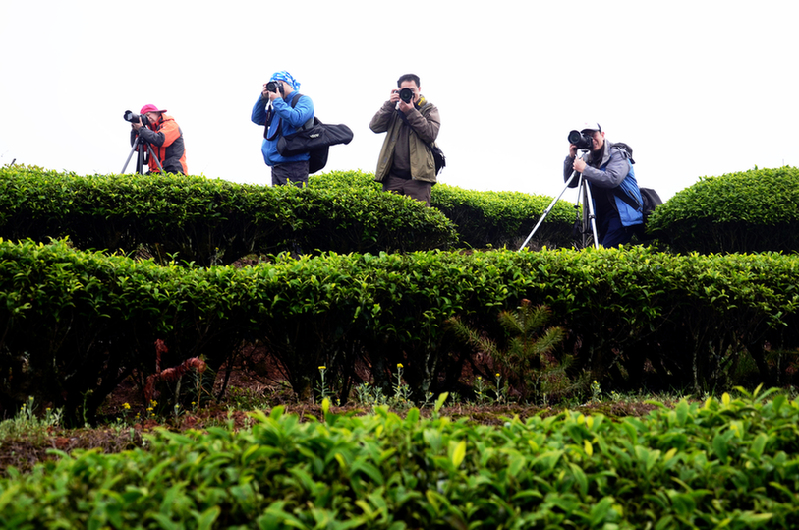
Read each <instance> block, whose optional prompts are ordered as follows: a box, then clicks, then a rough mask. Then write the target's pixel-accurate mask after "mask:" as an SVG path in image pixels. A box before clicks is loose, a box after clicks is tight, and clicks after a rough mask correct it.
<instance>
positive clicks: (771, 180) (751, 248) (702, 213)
mask: <svg viewBox="0 0 799 530" xmlns="http://www.w3.org/2000/svg"><path fill="white" fill-rule="evenodd" d="M649 230H650V231H651V232H652V233H654V234H656V235H657V236H658V237H659V238H660V239H661V240H662V241H664V242H666V243H668V244H669V245H670V246H671V247H672V248H673V249H674V250H675V251H677V252H685V253H687V252H694V251H696V252H701V253H705V254H709V253H714V252H721V253H734V252H741V253H743V252H765V251H774V252H779V251H782V252H795V251H796V250H799V168H796V167H789V166H784V167H780V168H776V169H757V168H755V169H752V170H749V171H743V172H740V173H729V174H726V175H721V176H720V177H704V178H702V179H700V181H699V182H697V183H696V184H694V185H693V186H691V187H690V188H687V189H685V190H683V191H681V192H679V193H677V194H676V195H675V196H674V197H672V198H671V199H669V200H668V201H667V202H666V203H665V204H662V205H660V206H658V208H657V209H656V210H655V212H654V213H653V214H652V216H651V217H650V220H649Z"/></svg>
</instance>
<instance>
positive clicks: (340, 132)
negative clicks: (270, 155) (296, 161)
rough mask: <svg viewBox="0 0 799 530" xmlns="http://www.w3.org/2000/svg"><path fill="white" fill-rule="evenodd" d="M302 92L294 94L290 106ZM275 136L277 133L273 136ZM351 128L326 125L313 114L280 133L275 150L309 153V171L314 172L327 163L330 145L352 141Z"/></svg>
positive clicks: (282, 152) (289, 152)
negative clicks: (302, 122)
mask: <svg viewBox="0 0 799 530" xmlns="http://www.w3.org/2000/svg"><path fill="white" fill-rule="evenodd" d="M301 96H302V94H299V93H297V94H295V95H294V97H293V98H292V99H291V107H292V108H295V107H296V105H297V101H298V100H299V99H300V97H301ZM274 137H275V138H277V134H276V135H275V136H274ZM352 137H353V134H352V130H351V129H350V128H349V127H347V126H346V125H343V124H341V125H327V124H324V123H322V122H321V121H320V120H319V118H317V117H316V116H314V117H313V118H311V119H309V120H308V121H306V122H305V123H304V124H303V125H302V127H300V128H299V129H298V130H297V131H296V132H293V133H291V134H288V135H285V136H284V135H282V134H281V136H280V138H278V140H277V146H276V147H277V151H278V153H280V155H281V156H285V157H289V156H296V155H299V154H302V153H309V154H310V159H309V161H308V171H309V173H315V172H317V171H319V170H320V169H322V168H324V167H325V165H326V164H327V155H328V151H329V150H330V146H331V145H339V144H348V143H350V142H351V141H352Z"/></svg>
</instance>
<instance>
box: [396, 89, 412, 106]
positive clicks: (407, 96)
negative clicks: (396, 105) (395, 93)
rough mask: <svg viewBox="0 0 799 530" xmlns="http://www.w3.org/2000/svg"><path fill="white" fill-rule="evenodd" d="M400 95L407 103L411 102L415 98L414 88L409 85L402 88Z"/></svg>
mask: <svg viewBox="0 0 799 530" xmlns="http://www.w3.org/2000/svg"><path fill="white" fill-rule="evenodd" d="M399 97H400V99H401V100H402V101H404V102H405V103H410V102H411V100H412V99H413V90H411V89H410V88H408V87H405V88H401V89H400V91H399Z"/></svg>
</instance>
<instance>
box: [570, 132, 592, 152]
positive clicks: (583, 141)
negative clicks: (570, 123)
mask: <svg viewBox="0 0 799 530" xmlns="http://www.w3.org/2000/svg"><path fill="white" fill-rule="evenodd" d="M569 143H570V144H571V145H573V146H575V147H576V148H577V149H591V147H593V142H592V141H591V137H590V136H585V135H583V133H581V132H580V131H571V132H570V133H569Z"/></svg>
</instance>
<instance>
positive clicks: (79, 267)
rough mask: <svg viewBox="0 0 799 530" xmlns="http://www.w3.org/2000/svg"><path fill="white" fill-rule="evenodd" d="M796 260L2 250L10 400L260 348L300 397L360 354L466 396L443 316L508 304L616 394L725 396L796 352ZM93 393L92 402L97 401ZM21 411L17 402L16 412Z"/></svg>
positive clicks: (1, 344) (346, 382)
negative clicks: (750, 368)
mask: <svg viewBox="0 0 799 530" xmlns="http://www.w3.org/2000/svg"><path fill="white" fill-rule="evenodd" d="M798 269H799V258H798V257H796V256H784V255H779V254H762V255H755V256H739V255H734V256H715V255H714V256H700V255H691V256H686V257H675V256H671V255H668V254H664V253H659V252H656V251H654V250H652V249H647V248H640V247H638V248H632V249H629V250H626V251H623V250H619V249H615V250H599V251H596V250H588V251H583V252H577V251H572V250H556V251H544V252H527V251H525V252H488V253H473V254H471V255H465V254H457V253H445V252H420V253H412V254H407V255H402V254H382V253H381V254H380V255H370V254H363V255H360V254H353V255H337V254H327V255H323V256H319V257H316V258H310V257H303V258H302V259H299V260H295V259H292V258H291V257H289V256H287V255H279V256H277V257H275V258H274V260H273V262H272V263H268V264H263V265H259V266H253V267H244V268H236V267H233V266H214V267H208V268H205V269H197V268H184V267H181V266H177V265H174V264H171V265H169V266H166V267H161V266H157V265H155V264H153V263H152V262H136V261H133V260H131V259H128V258H125V257H121V256H111V257H108V256H105V255H103V254H101V253H85V252H80V251H75V250H73V249H70V248H68V246H67V244H66V243H65V242H55V243H52V244H50V245H41V244H35V243H32V242H25V243H22V244H14V243H10V242H5V241H3V242H0V367H2V374H0V377H2V379H3V380H4V381H5V383H6V384H4V385H3V387H2V389H0V399H2V404H3V407H4V408H5V409H6V410H15V409H16V408H18V407H19V405H20V404H21V403H22V402H23V401H24V400H25V399H26V398H27V396H28V395H34V396H36V397H37V402H43V401H44V402H51V403H53V404H54V405H56V406H65V407H66V409H67V411H68V412H71V413H72V414H75V413H76V412H77V411H79V410H81V409H82V408H85V409H86V410H87V411H88V413H89V415H90V416H91V413H92V412H93V411H94V409H95V408H96V407H97V406H98V405H99V404H100V403H102V400H103V398H104V396H105V395H106V394H107V393H108V392H110V391H111V390H112V389H113V388H114V387H115V386H116V383H117V382H118V381H119V379H120V378H122V377H125V376H127V375H128V374H130V373H131V371H133V370H137V371H138V372H139V373H141V374H149V373H152V372H153V370H154V366H155V348H154V346H153V344H154V342H155V341H156V339H162V340H164V341H165V342H166V344H167V347H168V348H169V354H168V356H167V357H166V358H165V359H164V360H163V361H162V366H174V365H177V364H178V363H180V362H181V361H183V360H185V359H187V358H189V357H195V356H199V355H204V356H205V357H206V359H207V360H208V362H209V365H210V366H211V367H212V368H214V369H216V368H218V367H219V366H221V365H222V363H223V362H224V361H225V360H226V359H228V358H230V356H233V355H236V353H237V352H238V351H239V348H240V347H241V346H242V345H244V344H253V343H256V342H259V343H261V344H263V345H265V346H266V347H267V348H268V350H269V352H270V353H272V354H274V355H275V356H276V357H277V358H278V359H279V360H280V361H281V362H282V363H283V365H284V366H285V368H286V372H287V377H288V380H289V382H290V383H291V385H292V387H293V388H294V390H295V391H296V392H297V393H298V395H299V396H300V397H302V398H307V397H309V396H310V394H311V390H312V387H313V383H314V381H315V380H316V379H317V377H318V371H317V367H318V366H321V365H324V366H327V367H328V368H329V372H330V379H329V380H330V381H337V388H336V390H337V391H338V392H339V393H340V396H341V398H342V400H346V399H347V395H348V390H349V388H350V387H351V385H352V384H353V383H357V382H358V379H357V377H356V375H355V369H354V366H355V364H356V363H357V362H358V361H362V360H365V361H366V362H367V363H368V366H370V367H371V370H372V374H371V376H372V378H373V379H374V381H375V382H376V383H377V384H380V385H383V386H385V385H388V384H389V379H388V378H389V376H390V374H389V369H390V368H392V367H395V366H396V364H398V363H402V364H403V365H404V366H405V378H406V380H407V382H408V384H409V385H411V387H412V389H413V391H414V396H415V397H416V398H417V399H421V398H422V397H423V396H425V395H426V394H427V393H428V392H433V393H438V392H440V391H443V390H448V389H452V388H454V387H455V385H457V383H458V381H459V379H460V374H461V370H462V368H463V366H464V363H467V362H470V360H471V357H472V356H473V353H474V352H473V351H471V350H469V349H468V348H467V347H466V346H465V345H463V344H460V343H459V342H458V341H457V340H455V337H454V336H453V334H452V333H450V332H448V330H447V328H446V326H444V325H443V323H444V322H445V321H446V320H447V319H449V318H451V317H453V316H458V317H460V318H461V319H462V321H464V322H466V323H468V324H469V325H471V326H473V327H474V328H476V329H481V330H484V331H485V332H486V333H487V334H488V335H489V336H494V337H500V338H501V337H502V335H503V332H502V330H501V329H500V327H499V326H498V323H497V314H498V312H499V311H500V310H504V309H514V308H516V307H517V306H518V305H519V303H520V301H521V300H522V299H529V300H530V301H531V302H532V303H533V304H536V305H537V304H544V305H546V306H548V307H550V308H551V311H552V315H553V316H552V322H551V324H553V325H562V326H564V327H566V328H567V329H568V330H569V340H568V343H567V351H568V352H569V353H574V354H575V355H576V357H577V359H578V362H577V363H576V365H575V369H580V370H583V369H585V370H590V371H591V372H592V374H593V376H594V377H595V378H606V379H604V380H603V381H604V382H606V384H607V385H608V386H607V387H606V388H610V387H617V388H618V387H626V388H630V387H632V388H639V387H640V386H641V385H642V384H647V385H649V386H650V388H654V389H660V388H686V387H690V388H693V389H696V390H703V389H708V388H717V387H719V386H722V385H729V384H730V381H731V377H732V375H733V374H735V373H736V369H737V368H739V367H740V363H741V362H750V361H749V360H750V359H753V360H754V362H755V363H756V369H755V375H754V376H753V377H755V378H756V379H757V380H764V381H769V382H778V378H780V377H784V376H785V369H786V366H785V365H784V364H781V365H775V364H774V363H773V362H771V361H770V355H771V354H772V353H773V352H774V351H776V350H779V351H784V350H790V349H795V348H797V347H799V285H798V284H797V282H796V278H797V273H799V270H798ZM90 391H91V393H89V392H90ZM11 407H13V408H11Z"/></svg>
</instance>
